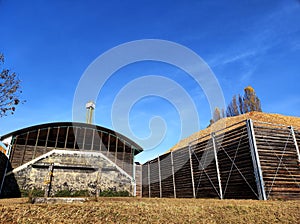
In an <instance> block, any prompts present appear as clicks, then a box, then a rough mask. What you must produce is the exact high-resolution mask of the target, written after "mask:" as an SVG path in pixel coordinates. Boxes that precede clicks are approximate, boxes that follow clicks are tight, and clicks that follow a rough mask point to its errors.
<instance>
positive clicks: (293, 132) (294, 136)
mask: <svg viewBox="0 0 300 224" xmlns="http://www.w3.org/2000/svg"><path fill="white" fill-rule="evenodd" d="M290 129H291V132H292V136H293V140H294V144H295V148H296V152H297V157H298V165H300V152H299V147H298V144H297V139H296V135H295V131H294V128H293V126H290Z"/></svg>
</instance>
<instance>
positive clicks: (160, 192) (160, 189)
mask: <svg viewBox="0 0 300 224" xmlns="http://www.w3.org/2000/svg"><path fill="white" fill-rule="evenodd" d="M157 163H158V175H159V176H158V178H159V197H160V198H162V188H161V170H160V158H159V157H157Z"/></svg>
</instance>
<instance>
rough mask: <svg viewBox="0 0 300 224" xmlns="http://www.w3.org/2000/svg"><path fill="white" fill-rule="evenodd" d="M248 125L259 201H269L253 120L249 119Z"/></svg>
mask: <svg viewBox="0 0 300 224" xmlns="http://www.w3.org/2000/svg"><path fill="white" fill-rule="evenodd" d="M246 125H247V131H248V138H249V144H250V151H251V156H252V163H253V168H254V174H255V181H256V186H257V192H258V197H259V198H258V199H259V200H267V196H266V191H265V186H264V180H263V175H262V170H261V165H260V160H259V155H258V150H257V145H256V139H255V133H254V127H253V122H252V120H251V119H248V120H247V121H246Z"/></svg>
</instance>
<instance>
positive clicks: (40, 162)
mask: <svg viewBox="0 0 300 224" xmlns="http://www.w3.org/2000/svg"><path fill="white" fill-rule="evenodd" d="M50 164H54V166H53V177H52V181H51V191H50V196H51V195H53V194H55V192H57V191H60V190H70V191H78V190H88V191H89V193H90V194H91V195H93V194H96V190H97V189H98V190H100V191H104V190H112V191H128V192H130V193H131V194H133V193H134V192H133V190H134V187H133V183H132V177H131V176H130V175H129V174H127V173H126V172H125V171H124V170H122V169H121V168H120V167H118V166H117V165H116V164H114V163H113V162H112V161H110V160H109V159H108V158H107V157H106V156H104V155H103V154H102V153H100V152H99V153H98V152H97V153H95V152H80V151H66V150H53V151H51V152H49V153H47V154H44V155H43V156H41V157H39V158H37V159H35V160H33V161H31V162H29V163H26V164H24V165H22V166H20V167H18V168H16V169H14V170H13V173H12V174H14V176H15V178H16V180H17V183H18V185H19V188H20V189H21V190H31V189H34V188H35V189H43V190H44V189H45V188H46V186H47V183H46V182H47V181H48V180H49V177H50V176H49V170H48V168H49V166H50Z"/></svg>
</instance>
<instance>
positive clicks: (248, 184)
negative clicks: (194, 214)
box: [216, 125, 258, 199]
mask: <svg viewBox="0 0 300 224" xmlns="http://www.w3.org/2000/svg"><path fill="white" fill-rule="evenodd" d="M221 137H222V136H221V135H219V136H216V145H217V149H218V162H219V169H220V174H221V183H222V192H223V196H224V198H243V199H257V198H258V196H257V187H256V182H255V176H254V169H253V164H252V158H251V152H250V147H249V139H248V134H247V128H246V126H245V125H244V126H241V127H238V128H235V129H233V130H231V131H228V132H225V133H224V135H223V139H221ZM221 140H222V141H221ZM220 142H221V144H219V143H220Z"/></svg>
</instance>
